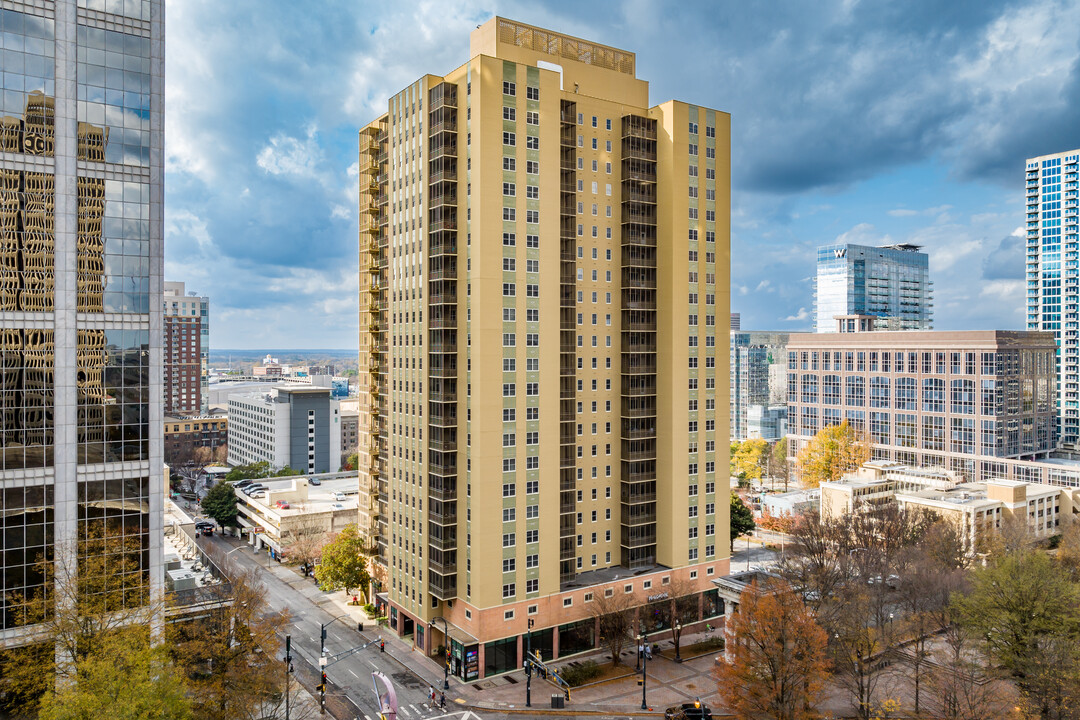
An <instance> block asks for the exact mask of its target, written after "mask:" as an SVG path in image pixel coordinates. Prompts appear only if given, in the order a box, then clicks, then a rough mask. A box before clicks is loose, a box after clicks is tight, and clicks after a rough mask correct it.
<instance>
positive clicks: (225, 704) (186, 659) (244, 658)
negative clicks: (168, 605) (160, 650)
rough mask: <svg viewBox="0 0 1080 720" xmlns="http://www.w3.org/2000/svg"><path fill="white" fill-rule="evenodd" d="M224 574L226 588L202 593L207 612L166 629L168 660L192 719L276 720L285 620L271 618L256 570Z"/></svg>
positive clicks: (234, 568)
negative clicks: (177, 671)
mask: <svg viewBox="0 0 1080 720" xmlns="http://www.w3.org/2000/svg"><path fill="white" fill-rule="evenodd" d="M224 570H225V572H226V573H227V574H228V576H229V579H230V582H229V584H228V585H213V586H210V587H207V588H205V591H206V592H207V599H208V600H209V602H207V609H206V611H205V612H204V613H203V614H201V615H200V616H199V617H198V618H197V619H195V620H191V621H189V622H179V623H172V624H169V625H168V626H167V628H166V632H167V633H168V636H167V637H168V640H169V645H170V648H171V652H172V656H173V657H174V658H175V659H176V662H177V663H178V664H179V666H180V667H181V668H183V671H184V674H185V675H186V676H187V689H188V694H189V696H190V697H191V700H192V705H193V708H194V712H195V718H196V720H220V719H222V718H245V719H253V718H277V717H281V715H277V714H273V712H276V710H274V709H276V708H277V707H278V702H279V696H280V694H281V691H282V688H283V684H284V672H283V668H282V663H281V656H282V654H281V643H280V638H279V636H280V635H281V634H283V632H284V631H285V628H286V627H287V626H288V623H289V616H288V614H287V611H285V612H280V613H279V612H272V609H271V608H270V606H269V603H268V602H267V598H266V589H265V587H264V586H263V585H262V584H261V583H260V582H259V571H258V570H257V569H252V570H248V571H242V570H240V569H239V568H238V567H237V566H235V565H226V567H225V568H224ZM293 717H298V716H296V715H294V716H293Z"/></svg>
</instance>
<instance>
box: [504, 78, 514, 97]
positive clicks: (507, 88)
mask: <svg viewBox="0 0 1080 720" xmlns="http://www.w3.org/2000/svg"><path fill="white" fill-rule="evenodd" d="M503 95H517V83H512V82H507V81H506V80H503Z"/></svg>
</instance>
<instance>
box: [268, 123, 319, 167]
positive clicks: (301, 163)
mask: <svg viewBox="0 0 1080 720" xmlns="http://www.w3.org/2000/svg"><path fill="white" fill-rule="evenodd" d="M323 160H324V155H323V151H322V148H321V147H320V146H319V137H318V130H317V128H316V127H315V124H314V123H312V124H310V125H308V127H307V132H306V134H305V137H304V138H303V139H302V140H301V139H297V138H294V137H289V136H288V135H285V134H283V133H278V134H277V135H274V136H273V137H272V138H270V144H269V145H266V146H265V147H263V149H262V150H260V151H259V154H258V157H257V158H256V160H255V164H256V165H258V166H259V167H261V168H262V169H263V170H265V171H266V172H268V173H270V174H271V175H295V176H296V177H298V178H314V177H316V176H317V174H318V172H319V166H320V165H321V164H322V162H323Z"/></svg>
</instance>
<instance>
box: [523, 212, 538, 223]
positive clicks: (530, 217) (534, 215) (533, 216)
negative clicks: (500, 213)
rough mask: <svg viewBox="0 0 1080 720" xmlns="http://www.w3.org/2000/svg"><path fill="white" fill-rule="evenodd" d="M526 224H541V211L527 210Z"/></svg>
mask: <svg viewBox="0 0 1080 720" xmlns="http://www.w3.org/2000/svg"><path fill="white" fill-rule="evenodd" d="M525 222H527V223H538V222H540V211H539V210H526V211H525Z"/></svg>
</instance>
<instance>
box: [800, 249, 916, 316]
mask: <svg viewBox="0 0 1080 720" xmlns="http://www.w3.org/2000/svg"><path fill="white" fill-rule="evenodd" d="M920 249H921V248H920V247H919V246H918V245H910V244H900V245H882V246H881V247H871V246H868V245H855V244H853V243H838V244H833V245H825V246H823V247H819V248H818V251H817V278H816V280H815V284H814V323H815V325H814V330H815V331H816V332H820V333H827V332H833V330H834V329H835V327H836V322H835V321H834V318H836V317H838V316H842V315H870V316H872V317H874V319H875V320H874V322H875V325H876V326H877V327H878V328H880V329H889V330H929V329H931V328H932V327H933V309H934V300H933V290H932V288H933V283H932V282H931V281H930V270H929V267H930V265H929V256H928V255H927V254H926V253H924V252H920Z"/></svg>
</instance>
